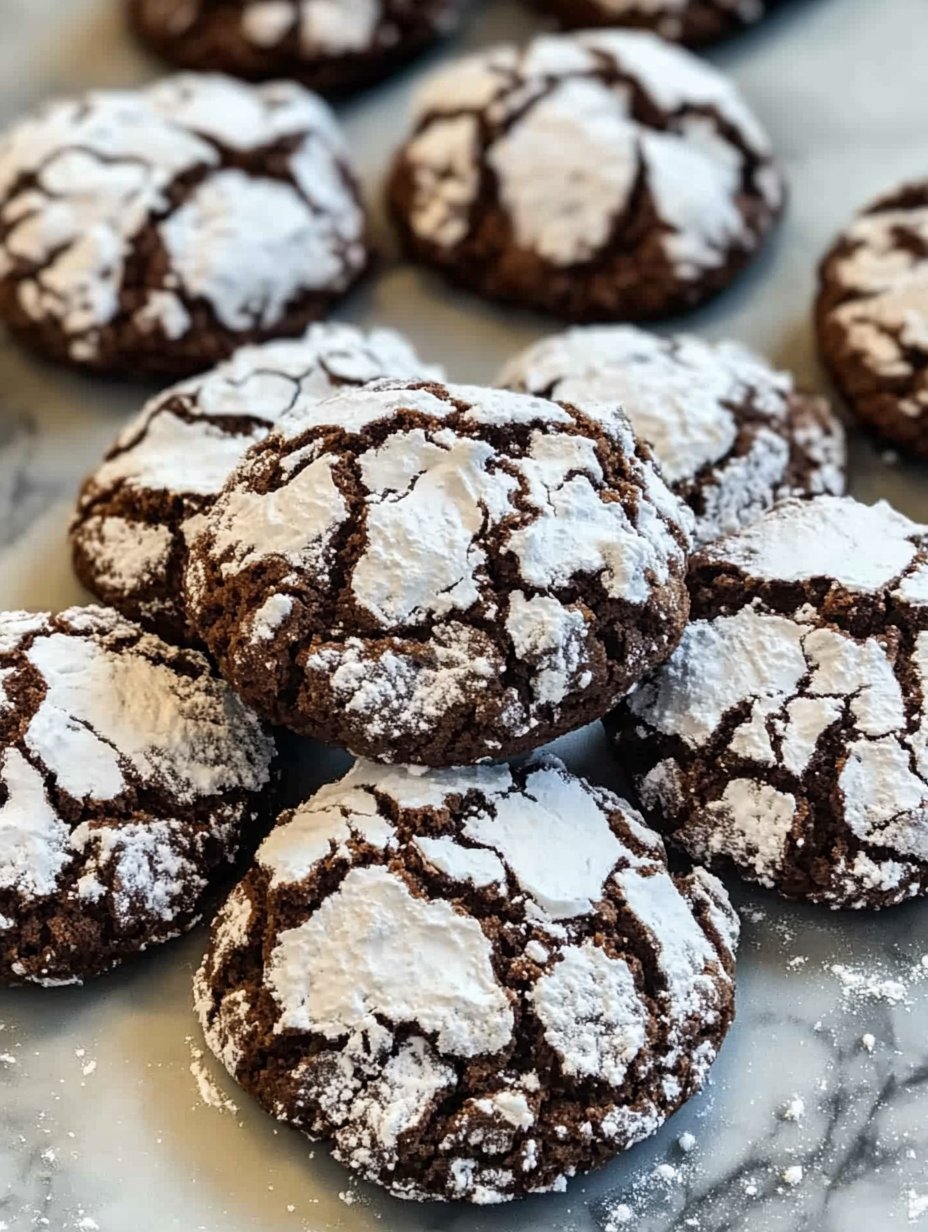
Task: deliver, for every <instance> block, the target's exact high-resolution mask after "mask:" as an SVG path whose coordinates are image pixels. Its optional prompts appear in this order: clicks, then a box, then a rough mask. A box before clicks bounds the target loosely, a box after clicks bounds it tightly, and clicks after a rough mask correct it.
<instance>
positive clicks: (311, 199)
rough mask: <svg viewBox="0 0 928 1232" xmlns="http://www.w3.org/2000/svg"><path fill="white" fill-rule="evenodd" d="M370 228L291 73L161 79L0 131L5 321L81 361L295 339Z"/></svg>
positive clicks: (206, 352) (328, 130)
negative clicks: (280, 77)
mask: <svg viewBox="0 0 928 1232" xmlns="http://www.w3.org/2000/svg"><path fill="white" fill-rule="evenodd" d="M364 231H365V223H364V216H363V212H362V209H361V206H360V203H359V198H358V193H357V189H356V186H355V183H354V179H353V175H352V173H351V171H350V169H349V166H348V161H347V155H346V153H345V149H344V145H343V142H342V138H341V134H340V132H339V130H338V128H337V126H336V123H335V119H334V117H333V115H332V113H331V112H330V110H329V109H328V107H327V106H326V105H325V103H323V102H322V101H321V100H320V99H318V98H316V97H315V96H314V95H311V94H309V93H307V92H306V91H305V90H303V89H302V88H301V87H300V86H297V85H294V84H292V83H287V82H275V83H273V84H270V85H266V86H247V85H243V84H241V83H240V82H235V81H233V80H231V79H230V78H226V77H219V76H195V75H187V76H177V77H171V78H167V79H165V80H163V81H160V82H157V83H155V84H154V85H152V86H149V87H147V88H145V89H142V90H122V91H100V92H96V93H93V94H88V95H85V96H82V97H79V98H74V99H66V100H62V101H59V102H55V103H51V104H50V105H48V106H46V107H45V108H43V109H42V110H41V111H39V112H37V113H36V114H35V115H33V116H31V117H29V118H27V119H25V120H21V121H20V122H19V123H18V124H17V125H15V126H14V127H13V128H12V129H10V130H9V131H8V132H7V133H6V135H5V136H3V137H2V139H0V316H2V318H3V319H4V320H5V321H6V323H7V324H8V325H9V326H10V327H11V328H12V329H13V330H14V331H15V332H16V333H17V334H18V335H19V336H20V337H21V338H22V339H23V340H24V341H26V342H27V343H31V344H33V345H34V346H36V347H38V348H40V349H41V350H43V351H45V352H48V353H50V354H52V355H53V356H54V357H56V358H59V359H65V360H68V361H70V362H73V363H76V364H83V365H87V366H90V367H93V368H98V369H111V368H113V369H125V370H129V371H152V372H155V371H157V372H178V373H184V372H188V371H196V370H199V369H202V368H206V367H208V366H209V365H210V364H211V363H214V362H216V361H217V360H218V359H222V358H223V357H225V356H226V355H228V354H229V352H230V351H232V350H233V349H234V348H235V347H236V346H239V345H241V344H243V343H249V342H257V341H261V340H263V339H265V338H270V337H273V336H275V335H279V334H281V333H284V334H291V333H299V332H300V331H301V330H302V329H304V328H305V326H306V325H307V324H308V322H309V321H310V320H312V319H314V318H315V317H317V316H319V315H321V314H322V312H323V311H324V310H325V309H326V308H327V306H328V305H329V304H330V303H331V302H332V301H333V300H334V299H335V298H336V297H337V296H339V295H340V294H341V293H342V292H344V291H345V290H347V288H348V287H349V286H350V285H351V284H352V283H353V282H354V281H355V279H356V278H357V277H358V276H359V274H360V273H361V271H362V270H363V268H364V266H365V264H366V259H367V257H366V248H365V240H364Z"/></svg>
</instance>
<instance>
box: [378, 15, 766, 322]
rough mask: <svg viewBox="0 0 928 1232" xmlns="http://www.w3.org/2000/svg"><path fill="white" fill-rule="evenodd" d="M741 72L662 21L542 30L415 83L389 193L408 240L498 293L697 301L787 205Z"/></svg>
mask: <svg viewBox="0 0 928 1232" xmlns="http://www.w3.org/2000/svg"><path fill="white" fill-rule="evenodd" d="M783 191H784V190H783V183H782V180H781V177H780V173H779V171H778V170H777V167H776V164H775V162H774V160H773V157H772V155H771V152H770V146H769V143H768V140H767V137H766V135H765V134H764V132H763V131H762V129H761V128H760V126H759V125H758V123H757V121H756V120H755V118H754V116H753V115H752V114H751V112H750V110H749V109H748V108H747V106H746V105H745V103H744V101H743V100H742V98H741V96H740V95H739V93H738V92H737V90H736V89H735V87H734V85H733V84H732V83H731V82H729V81H728V80H727V79H726V78H724V77H723V76H722V75H721V74H720V73H718V72H717V71H716V70H715V69H713V68H710V67H709V66H708V65H706V64H704V63H702V62H701V61H700V60H697V59H696V58H695V57H694V56H692V55H690V54H689V53H688V52H685V51H682V50H680V49H679V48H676V47H673V46H670V45H669V44H666V43H664V42H662V41H661V40H660V39H658V38H656V37H654V36H653V35H651V34H645V33H640V32H636V31H624V32H621V31H598V32H597V31H587V32H585V33H581V34H576V35H560V36H553V35H547V36H543V37H539V38H536V39H534V40H533V41H532V42H530V43H529V44H528V45H527V46H526V47H524V48H518V47H515V46H509V45H504V46H497V47H494V48H491V49H490V50H488V51H484V52H479V53H477V54H475V55H471V56H468V57H466V58H465V59H463V60H460V61H459V62H458V63H456V64H453V65H451V67H449V68H447V69H444V70H443V71H441V72H439V73H438V74H437V75H436V76H434V77H433V78H432V79H431V80H430V81H429V82H428V83H427V84H426V85H425V87H424V88H423V89H422V90H421V91H420V92H419V95H418V98H417V101H416V104H415V116H414V124H413V131H412V134H411V136H410V137H409V139H408V140H407V142H406V144H405V145H404V146H403V147H402V149H401V150H400V152H399V154H398V155H397V158H396V161H395V164H394V168H393V173H392V177H391V183H390V189H389V196H390V203H391V207H392V212H393V215H394V218H395V220H396V224H397V226H398V228H399V231H400V234H401V237H402V240H403V242H404V245H405V247H406V249H407V250H408V252H409V253H410V254H411V255H412V256H413V257H415V258H416V259H418V260H420V261H422V262H425V263H426V264H429V265H433V266H435V267H437V268H438V269H440V270H441V271H442V272H443V273H445V274H447V275H449V276H450V277H452V278H453V279H455V280H456V281H458V282H460V283H462V284H464V285H465V286H467V287H470V288H472V289H474V290H476V291H478V292H480V293H481V294H483V295H486V296H489V297H490V298H493V299H501V300H505V301H509V302H511V303H515V304H520V305H522V306H524V307H528V308H536V309H544V310H546V311H548V312H552V313H555V314H556V315H558V316H562V317H566V318H568V319H572V320H607V319H640V318H647V317H659V316H665V315H667V314H669V313H673V312H678V311H681V310H683V309H686V308H692V307H694V306H695V305H696V304H699V303H701V302H702V301H703V300H705V299H707V298H708V297H709V296H711V295H713V294H714V293H715V292H717V291H719V290H721V289H722V288H723V287H725V286H727V285H728V284H729V283H730V282H731V281H732V279H733V278H734V277H735V275H736V274H737V273H738V271H739V270H740V269H741V268H742V267H743V266H744V265H746V264H747V263H748V261H749V260H750V259H751V257H752V256H753V254H754V253H755V252H756V250H757V249H758V247H759V246H760V244H761V242H762V241H763V239H764V237H765V236H766V234H767V232H768V231H769V230H770V229H771V227H772V226H773V224H774V222H775V220H776V218H777V216H778V215H779V213H780V209H781V207H782V204H783Z"/></svg>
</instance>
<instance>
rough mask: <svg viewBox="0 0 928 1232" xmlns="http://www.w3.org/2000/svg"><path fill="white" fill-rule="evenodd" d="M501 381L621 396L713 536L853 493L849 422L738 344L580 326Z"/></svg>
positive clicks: (573, 395)
mask: <svg viewBox="0 0 928 1232" xmlns="http://www.w3.org/2000/svg"><path fill="white" fill-rule="evenodd" d="M499 383H500V384H501V385H504V386H506V387H508V388H510V389H521V390H525V391H526V392H528V393H532V394H539V395H542V396H544V397H547V398H556V399H558V400H559V401H564V402H580V403H584V402H597V401H600V402H618V403H619V404H620V405H621V407H622V409H623V410H624V411H625V413H626V414H627V415H628V417H629V419H630V420H631V424H632V427H633V428H634V430H635V432H636V433H637V434H638V436H640V437H641V438H642V439H643V440H646V441H647V442H648V443H649V444H650V445H651V447H652V448H653V450H654V452H655V454H656V456H657V459H658V461H659V462H660V464H661V468H662V470H663V472H664V478H665V479H666V480H667V482H668V483H669V484H670V486H671V488H672V489H673V491H674V492H676V494H677V495H678V496H679V497H680V498H681V499H682V500H684V501H686V503H687V504H688V505H689V507H690V508H691V509H692V511H693V513H694V514H695V516H696V540H697V542H698V543H708V542H710V541H711V540H712V539H718V538H719V537H720V536H721V535H725V534H729V533H730V532H732V531H736V530H738V529H740V527H742V526H745V525H747V524H748V523H750V522H752V521H753V520H754V519H755V518H757V517H759V516H760V515H761V514H762V513H763V512H764V511H765V510H767V509H769V508H770V507H771V506H772V505H774V504H775V503H776V502H777V501H778V500H782V499H784V498H785V497H787V496H791V495H809V494H814V493H818V492H830V493H832V494H836V495H840V494H841V493H842V492H843V491H844V470H845V463H846V447H845V437H844V428H843V427H842V425H841V423H840V421H839V420H838V419H837V417H836V416H835V415H834V413H833V412H832V410H831V408H830V407H829V405H828V403H827V402H826V401H825V399H824V398H817V397H814V396H813V395H811V394H805V393H802V392H799V391H797V390H796V389H795V388H794V386H793V379H792V377H791V376H789V375H788V374H787V373H785V372H777V371H776V370H775V369H773V368H771V367H770V366H769V365H768V364H767V363H766V362H765V361H764V360H762V359H760V358H759V357H758V356H756V355H754V354H752V352H750V351H749V350H747V348H745V347H743V346H741V345H740V344H739V343H737V342H716V343H713V342H704V341H703V340H702V339H700V338H695V337H691V336H689V335H678V336H676V337H672V338H661V337H658V336H657V335H656V334H650V333H646V332H645V331H644V330H640V329H635V328H634V326H623V325H612V326H610V325H605V326H581V327H577V328H575V329H571V330H568V331H567V332H566V333H563V334H556V335H554V336H553V337H550V338H545V339H543V340H542V341H541V342H538V343H535V344H534V345H533V346H530V347H528V348H527V349H526V350H524V351H522V352H521V353H520V354H519V355H516V356H515V357H514V358H513V359H511V360H510V361H509V363H508V364H507V365H506V367H505V368H504V369H503V371H502V373H501V375H500V378H499Z"/></svg>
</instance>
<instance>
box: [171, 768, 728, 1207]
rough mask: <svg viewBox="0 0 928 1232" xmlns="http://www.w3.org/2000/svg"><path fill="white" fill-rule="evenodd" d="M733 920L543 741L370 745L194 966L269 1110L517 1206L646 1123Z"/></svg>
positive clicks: (708, 1002) (286, 841)
mask: <svg viewBox="0 0 928 1232" xmlns="http://www.w3.org/2000/svg"><path fill="white" fill-rule="evenodd" d="M737 938H738V922H737V917H736V916H735V914H734V912H733V910H732V908H731V906H730V904H729V902H728V899H727V896H726V895H725V892H724V890H723V889H722V887H721V885H720V884H719V883H718V882H717V881H716V880H715V879H714V878H713V877H712V876H710V875H709V874H707V873H705V872H703V871H702V870H701V869H697V870H696V871H694V872H692V873H690V874H689V875H687V876H671V875H670V874H669V873H668V870H667V864H666V858H665V854H664V849H663V846H662V844H661V842H660V840H659V839H658V837H657V836H656V835H655V834H653V833H652V832H651V831H649V830H647V829H646V828H645V827H644V826H643V825H642V823H641V820H640V818H639V817H638V815H637V814H636V813H635V811H634V810H633V809H631V808H630V807H629V806H628V805H627V804H625V802H624V801H622V800H620V799H619V798H618V797H616V796H614V795H612V794H611V793H610V792H608V791H604V790H602V789H600V788H596V787H592V786H590V785H589V784H588V783H586V782H584V781H583V780H582V779H578V778H575V777H574V776H573V775H571V774H569V773H568V772H567V771H566V770H565V769H564V767H563V765H562V764H561V763H560V762H558V761H557V760H555V759H553V758H545V759H539V760H536V761H534V762H530V763H528V764H527V765H523V766H522V767H520V768H512V767H509V766H505V765H499V766H492V767H486V766H485V767H475V768H471V769H463V770H462V769H457V770H448V771H439V772H431V773H425V774H423V773H421V772H412V771H410V770H408V769H404V768H398V769H389V768H385V767H380V766H375V765H373V764H371V763H365V762H360V763H358V764H357V765H356V766H355V767H354V768H353V769H352V771H351V772H350V773H349V774H348V775H347V777H346V778H344V779H343V780H342V781H341V782H340V783H336V784H333V785H331V786H328V787H325V788H323V790H322V791H320V792H319V793H318V794H317V795H316V796H315V797H314V798H313V799H312V800H310V801H309V802H308V803H307V804H304V805H302V806H301V807H300V808H298V809H296V810H295V811H293V812H291V813H287V814H284V816H283V817H282V818H281V819H280V821H279V822H278V825H277V827H276V828H275V829H274V830H273V831H272V832H271V834H270V835H269V837H268V838H267V839H266V840H265V842H264V844H263V845H262V847H261V848H260V850H259V852H258V855H257V859H256V863H255V865H254V866H253V868H252V869H251V871H250V872H249V873H248V875H247V876H246V877H245V879H244V881H242V882H241V884H240V885H239V886H238V887H236V889H235V890H234V891H233V892H232V895H231V897H230V898H229V900H228V902H227V903H226V905H225V906H224V908H223V909H222V911H221V912H220V914H219V915H218V917H217V919H216V921H215V922H214V925H213V930H212V935H211V941H210V948H209V952H208V953H207V956H206V958H205V959H204V962H203V965H202V967H201V969H200V971H199V973H198V975H197V977H196V985H195V997H196V1005H197V1011H198V1014H199V1016H200V1020H201V1022H202V1024H203V1028H204V1031H205V1033H206V1038H207V1040H208V1042H209V1045H210V1047H211V1048H212V1049H213V1051H214V1052H215V1053H216V1055H217V1056H218V1057H219V1058H220V1059H221V1060H222V1062H223V1064H224V1065H225V1066H226V1068H227V1069H228V1070H229V1072H230V1073H231V1074H232V1075H233V1076H235V1077H236V1078H238V1080H239V1081H240V1082H241V1083H242V1084H243V1085H244V1086H245V1087H246V1089H247V1090H249V1091H250V1092H251V1093H252V1094H253V1095H254V1096H255V1097H256V1098H257V1099H258V1100H259V1101H260V1102H261V1103H262V1104H263V1105H264V1106H265V1107H266V1108H267V1109H268V1110H269V1111H270V1112H271V1113H272V1114H273V1115H274V1116H276V1117H278V1118H279V1119H281V1120H283V1121H287V1122H290V1123H291V1124H294V1125H296V1126H297V1127H298V1128H300V1129H302V1130H303V1131H304V1132H306V1133H308V1134H310V1135H312V1136H313V1137H322V1138H327V1139H330V1140H331V1141H332V1142H333V1144H334V1149H335V1155H336V1157H337V1158H338V1159H339V1160H341V1162H343V1163H344V1164H346V1165H347V1166H348V1167H350V1168H352V1169H353V1170H355V1171H356V1172H358V1173H360V1174H361V1175H362V1176H364V1177H366V1178H367V1179H369V1180H372V1181H375V1182H377V1183H379V1184H381V1185H384V1186H386V1187H387V1188H388V1189H390V1190H391V1191H392V1192H393V1193H394V1194H395V1195H396V1196H398V1197H404V1198H439V1199H448V1200H451V1199H458V1200H464V1201H469V1202H476V1203H493V1202H502V1201H506V1200H508V1199H510V1198H514V1197H518V1196H520V1195H522V1194H525V1193H541V1192H546V1191H550V1190H557V1189H562V1188H563V1187H564V1184H565V1181H566V1179H567V1177H569V1176H572V1175H573V1174H574V1173H575V1172H577V1171H580V1170H585V1169H588V1168H590V1167H593V1166H595V1165H597V1164H600V1163H602V1162H604V1161H605V1160H606V1159H608V1158H609V1157H610V1156H612V1155H614V1154H615V1153H617V1152H618V1151H621V1150H623V1149H625V1148H626V1147H628V1146H630V1145H632V1144H633V1143H635V1142H637V1141H640V1140H641V1139H642V1138H644V1137H646V1136H648V1135H649V1134H651V1133H653V1132H654V1131H655V1130H656V1129H657V1128H658V1127H659V1126H660V1125H661V1123H662V1122H663V1121H664V1119H665V1118H666V1117H667V1116H668V1115H669V1114H670V1113H671V1112H673V1111H674V1110H675V1109H676V1108H677V1107H678V1106H679V1105H680V1104H681V1103H682V1102H683V1101H684V1100H686V1099H687V1098H689V1097H690V1096H691V1095H692V1094H694V1093H695V1091H697V1090H698V1089H699V1087H700V1086H701V1085H702V1082H703V1080H704V1078H705V1075H706V1072H707V1070H708V1067H709V1065H710V1064H711V1062H712V1061H713V1059H714V1058H715V1055H716V1052H717V1050H718V1047H719V1044H720V1043H721V1040H722V1039H723V1037H724V1035H725V1032H726V1031H727V1029H728V1026H729V1024H730V1021H731V1017H732V1012H733V991H734V990H733V986H732V976H733V965H734V949H735V946H736V944H737Z"/></svg>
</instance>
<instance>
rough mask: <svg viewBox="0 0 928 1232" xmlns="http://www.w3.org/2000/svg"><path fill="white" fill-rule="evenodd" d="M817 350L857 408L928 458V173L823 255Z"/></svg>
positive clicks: (866, 214) (870, 210) (868, 212)
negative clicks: (924, 178) (926, 176)
mask: <svg viewBox="0 0 928 1232" xmlns="http://www.w3.org/2000/svg"><path fill="white" fill-rule="evenodd" d="M816 322H817V328H818V341H819V349H820V351H821V354H822V357H823V359H824V360H825V363H826V364H827V365H828V367H829V369H830V370H831V373H832V376H833V377H834V379H835V382H836V384H837V385H838V387H839V388H840V389H841V391H842V393H843V394H844V395H845V397H846V398H847V400H848V403H849V404H850V407H851V409H852V411H853V412H854V414H855V415H856V416H857V417H858V418H859V419H860V420H861V421H862V422H863V423H865V424H867V425H868V426H870V427H871V428H874V429H876V431H877V432H879V433H880V434H881V435H882V436H884V437H886V438H887V439H888V440H891V441H893V442H895V444H897V445H899V446H901V447H902V448H903V449H906V450H908V451H910V452H911V453H913V454H916V455H918V456H920V457H923V458H928V181H923V182H921V183H917V184H907V185H904V186H903V187H902V188H899V189H897V190H896V191H895V192H893V193H890V194H889V195H888V196H885V197H882V198H881V199H880V200H878V201H876V202H874V203H873V204H872V205H870V206H868V207H867V208H866V209H864V210H862V211H861V213H859V214H858V215H857V217H856V218H855V219H854V221H853V222H852V223H851V224H850V226H849V227H848V228H847V230H845V231H844V232H842V234H841V235H839V237H838V239H837V240H836V241H835V243H834V245H833V246H832V248H831V249H830V251H829V252H828V253H827V255H826V256H825V258H824V260H823V261H822V264H821V269H820V272H819V293H818V302H817V305H816Z"/></svg>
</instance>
